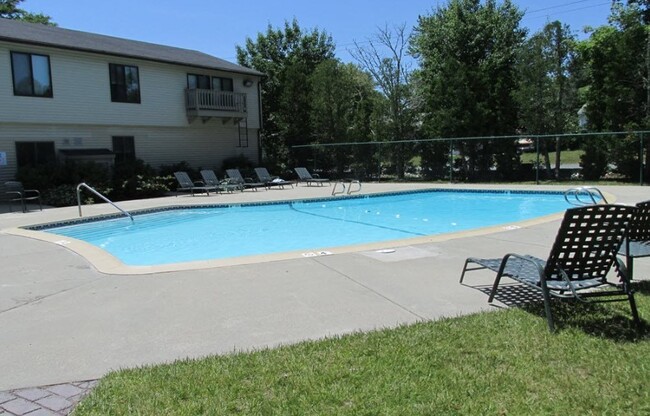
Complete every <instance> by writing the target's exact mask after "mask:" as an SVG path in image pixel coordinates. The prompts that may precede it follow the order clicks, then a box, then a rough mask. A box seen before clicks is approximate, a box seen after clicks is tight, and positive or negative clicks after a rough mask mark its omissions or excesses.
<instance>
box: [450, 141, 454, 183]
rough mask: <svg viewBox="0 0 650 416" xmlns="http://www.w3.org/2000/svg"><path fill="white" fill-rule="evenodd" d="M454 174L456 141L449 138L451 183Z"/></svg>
mask: <svg viewBox="0 0 650 416" xmlns="http://www.w3.org/2000/svg"><path fill="white" fill-rule="evenodd" d="M453 174H454V141H453V140H449V183H452V181H453Z"/></svg>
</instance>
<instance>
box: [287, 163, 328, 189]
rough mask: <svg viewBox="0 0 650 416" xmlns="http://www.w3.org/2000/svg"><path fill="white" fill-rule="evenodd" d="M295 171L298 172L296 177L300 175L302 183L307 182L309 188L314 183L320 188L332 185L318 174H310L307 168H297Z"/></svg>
mask: <svg viewBox="0 0 650 416" xmlns="http://www.w3.org/2000/svg"><path fill="white" fill-rule="evenodd" d="M293 170H295V171H296V175H298V178H300V181H301V182H305V183H306V184H307V186H311V184H312V183H315V184H316V185H318V186H323V184H324V183H327V185H328V186H329V185H330V180H329V179H328V178H321V177H319V176H318V174H316V173H315V174H313V175H312V174H311V173H309V171H308V170H307V168H304V167H297V168H294V169H293Z"/></svg>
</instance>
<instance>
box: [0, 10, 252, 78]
mask: <svg viewBox="0 0 650 416" xmlns="http://www.w3.org/2000/svg"><path fill="white" fill-rule="evenodd" d="M0 40H2V41H8V42H15V43H24V44H31V45H39V46H49V47H54V48H62V49H71V50H78V51H84V52H93V53H99V54H105V55H114V56H123V57H128V58H136V59H145V60H151V61H157V62H164V63H169V64H176V65H186V66H194V67H199V68H206V69H216V70H220V71H227V72H235V73H241V74H249V75H258V76H261V75H263V74H262V73H261V72H258V71H256V70H254V69H250V68H246V67H244V66H241V65H237V64H234V63H231V62H228V61H225V60H223V59H220V58H216V57H214V56H212V55H208V54H205V53H203V52H198V51H193V50H190V49H182V48H176V47H173V46H165V45H158V44H155V43H147V42H140V41H136V40H129V39H123V38H116V37H113V36H106V35H98V34H95V33H89V32H81V31H78V30H70V29H63V28H60V27H55V26H47V25H43V24H37V23H26V22H21V21H17V20H11V19H3V18H0Z"/></svg>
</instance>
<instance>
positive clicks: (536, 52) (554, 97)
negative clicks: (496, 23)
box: [517, 21, 578, 178]
mask: <svg viewBox="0 0 650 416" xmlns="http://www.w3.org/2000/svg"><path fill="white" fill-rule="evenodd" d="M575 42H576V40H575V36H573V35H572V34H571V31H570V29H569V27H568V26H567V25H563V24H562V23H560V22H559V21H555V22H550V23H548V24H546V26H545V27H544V28H543V29H542V30H541V31H539V32H537V33H535V34H534V35H533V36H531V37H530V38H529V39H528V40H527V41H526V42H525V43H524V45H523V46H522V48H521V49H520V53H519V59H518V69H519V71H518V72H519V86H518V89H517V101H518V105H519V115H520V126H521V127H522V129H523V131H524V132H525V133H530V134H551V133H558V134H560V133H564V132H566V131H568V130H570V129H571V127H572V126H574V125H575V122H574V120H575V117H576V113H577V111H578V108H576V106H577V104H576V95H577V88H576V86H575V82H574V80H573V77H572V71H573V70H574V67H575ZM541 147H542V150H543V152H544V156H545V162H546V166H547V171H550V165H551V161H550V158H549V154H548V147H549V146H547V143H546V140H543V141H542V143H541ZM559 171H560V141H559V138H558V139H556V142H555V177H556V178H558V176H559Z"/></svg>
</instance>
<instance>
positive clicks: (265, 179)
mask: <svg viewBox="0 0 650 416" xmlns="http://www.w3.org/2000/svg"><path fill="white" fill-rule="evenodd" d="M255 174H256V175H257V179H258V180H259V181H260V182H262V183H264V186H266V188H267V189H268V188H270V187H272V186H277V187H279V188H280V189H284V187H285V185H289V186H291V187H292V188H293V182H291V181H285V180H283V179H280V177H279V176H271V174H270V173H269V171H268V170H267V169H266V168H264V167H259V168H255Z"/></svg>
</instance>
